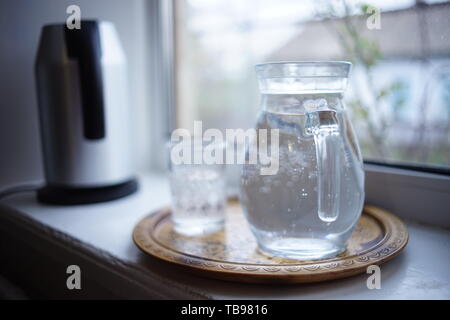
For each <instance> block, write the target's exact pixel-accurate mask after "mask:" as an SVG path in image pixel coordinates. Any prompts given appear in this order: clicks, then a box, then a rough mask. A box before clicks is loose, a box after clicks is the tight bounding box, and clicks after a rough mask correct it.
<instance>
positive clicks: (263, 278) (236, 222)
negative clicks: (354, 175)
mask: <svg viewBox="0 0 450 320" xmlns="http://www.w3.org/2000/svg"><path fill="white" fill-rule="evenodd" d="M133 240H134V242H135V243H136V245H137V246H138V247H139V248H140V249H141V250H142V251H144V252H146V253H148V254H149V255H151V256H153V257H156V258H159V259H162V260H165V261H168V262H171V263H175V264H178V265H181V266H184V267H186V270H188V271H191V272H195V273H197V274H198V275H201V276H207V277H211V278H216V279H222V280H228V281H239V282H254V283H307V282H319V281H325V280H332V279H338V278H345V277H349V276H353V275H356V274H360V273H365V272H366V269H367V267H368V266H369V265H373V264H381V263H383V262H386V261H388V260H390V259H392V258H393V257H395V256H396V255H397V254H399V253H400V252H401V251H402V249H403V248H404V247H405V246H406V244H407V242H408V231H407V230H406V227H405V225H404V224H403V223H402V221H401V220H400V219H398V218H397V217H395V216H394V215H392V214H391V213H389V212H387V211H385V210H382V209H379V208H376V207H373V206H365V207H364V210H363V214H362V216H361V218H360V220H359V221H358V224H357V226H356V228H355V231H354V232H353V234H352V237H351V239H350V240H349V244H348V248H347V250H346V251H345V252H344V253H342V254H340V255H339V256H337V257H335V258H332V259H326V260H315V261H299V260H290V259H284V258H279V257H270V256H267V255H265V254H263V253H261V252H260V251H259V250H258V247H257V244H256V240H255V239H254V237H253V235H252V233H251V231H250V229H249V227H248V224H247V221H246V220H245V217H244V215H243V214H242V210H241V207H240V205H239V202H237V201H231V202H230V203H229V206H228V208H227V216H226V223H225V228H224V230H223V231H220V232H216V233H214V234H211V235H205V236H199V237H187V236H183V235H179V234H178V233H176V232H175V231H174V230H173V229H172V223H171V221H170V209H169V208H166V209H162V210H160V211H157V212H155V213H153V214H151V215H149V216H147V217H146V218H144V219H143V220H141V221H140V222H139V223H138V224H137V225H136V227H135V229H134V231H133Z"/></svg>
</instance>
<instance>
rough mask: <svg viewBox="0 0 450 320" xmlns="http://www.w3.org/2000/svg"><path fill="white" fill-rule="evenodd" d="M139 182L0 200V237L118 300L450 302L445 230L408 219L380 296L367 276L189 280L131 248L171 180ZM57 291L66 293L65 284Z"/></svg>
mask: <svg viewBox="0 0 450 320" xmlns="http://www.w3.org/2000/svg"><path fill="white" fill-rule="evenodd" d="M140 183H141V189H140V191H139V192H138V193H137V194H135V195H133V196H130V197H128V198H125V199H121V200H117V201H112V202H108V203H103V204H94V205H88V206H74V207H59V206H45V205H42V204H39V203H37V202H36V200H35V197H34V193H32V192H26V193H22V194H16V195H13V196H10V197H8V198H5V199H4V200H2V201H1V202H0V231H1V232H10V234H11V235H14V236H17V237H18V239H19V238H20V237H21V236H22V235H23V232H27V233H28V232H29V233H30V234H31V233H32V234H33V235H34V236H35V239H37V240H35V243H34V244H33V245H36V247H39V248H40V250H42V252H45V253H46V254H45V255H48V256H49V257H51V258H52V259H58V258H59V257H60V254H58V252H59V251H58V250H63V251H65V252H67V253H68V255H67V257H68V258H67V257H66V258H64V260H63V263H67V264H70V263H75V262H76V263H78V264H81V265H80V267H81V269H82V270H85V271H84V273H83V275H84V276H86V277H87V278H90V279H91V280H89V281H97V282H99V283H100V284H101V285H102V286H104V287H108V288H109V289H110V290H111V291H112V292H114V294H115V295H117V296H119V297H123V298H212V299H264V298H269V299H450V272H449V271H448V266H447V263H448V262H450V250H448V248H449V247H450V231H449V230H446V229H440V228H436V227H430V226H424V225H421V224H417V223H414V222H411V221H406V222H407V226H408V230H409V233H410V242H409V244H408V246H407V247H406V249H405V251H404V252H403V253H402V254H400V255H399V256H398V257H396V258H394V259H393V260H392V261H389V262H387V263H386V264H384V265H382V266H381V271H382V283H381V285H382V289H381V290H368V289H367V287H366V279H367V275H364V274H363V275H360V276H356V277H353V278H348V279H342V280H338V281H332V282H324V283H318V284H307V285H289V286H274V285H272V286H266V285H249V284H239V283H231V282H224V281H218V280H210V279H205V278H200V277H197V276H193V275H191V274H189V273H186V272H184V271H182V270H181V269H180V268H178V267H176V266H171V265H168V264H166V263H162V262H160V261H157V260H156V259H153V258H151V257H147V256H146V255H145V254H143V253H142V252H141V251H140V250H139V249H138V248H137V247H136V246H135V245H134V244H133V241H132V239H131V232H132V230H133V227H134V225H135V224H136V223H137V222H138V221H139V220H140V219H141V218H143V217H144V216H146V215H148V214H149V213H150V212H152V211H154V210H155V209H158V208H160V207H162V206H166V205H167V204H168V203H169V187H168V182H167V180H166V179H165V178H164V177H163V176H158V175H143V176H141V178H140ZM1 226H3V227H4V229H3V230H2V229H1ZM15 228H17V230H18V231H17V232H15ZM12 241H14V240H12ZM47 246H48V248H49V249H48V250H46V248H47ZM55 248H57V250H56V249H55ZM52 255H54V256H52ZM72 257H73V261H74V262H71V259H72ZM2 258H5V259H6V258H8V259H14V257H5V256H3V257H2ZM45 258H46V257H42V259H45ZM60 259H63V258H60ZM84 263H85V264H86V268H85V269H83V268H84ZM88 265H89V266H88ZM92 265H95V266H96V267H95V268H97V269H96V270H98V268H100V270H102V271H103V272H102V273H101V275H97V274H94V275H93V274H91V275H89V272H90V270H94V269H92V268H93V267H92ZM33 267H36V266H33ZM54 272H55V273H65V270H54ZM97 273H98V272H97ZM90 276H91V277H90ZM93 277H94V278H95V279H94V280H92V278H93ZM58 285H59V284H58V283H56V286H58ZM60 285H61V287H62V288H63V287H64V286H65V281H61V284H60Z"/></svg>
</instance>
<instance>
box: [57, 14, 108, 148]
mask: <svg viewBox="0 0 450 320" xmlns="http://www.w3.org/2000/svg"><path fill="white" fill-rule="evenodd" d="M65 41H66V48H67V54H68V56H69V58H70V59H74V60H77V62H78V72H79V79H80V90H81V103H82V118H83V133H84V137H85V138H86V139H89V140H97V139H102V138H104V137H105V110H104V100H103V79H102V67H101V55H102V52H101V45H100V32H99V26H98V23H97V21H85V20H84V21H81V28H80V29H69V28H67V27H65Z"/></svg>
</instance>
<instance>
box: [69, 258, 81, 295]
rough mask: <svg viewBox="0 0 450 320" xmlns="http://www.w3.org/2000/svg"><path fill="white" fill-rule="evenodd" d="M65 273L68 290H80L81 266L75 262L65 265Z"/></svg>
mask: <svg viewBox="0 0 450 320" xmlns="http://www.w3.org/2000/svg"><path fill="white" fill-rule="evenodd" d="M66 273H67V274H69V276H68V277H67V280H66V286H67V289H69V290H74V289H75V290H81V268H80V267H79V266H77V265H76V264H72V265H70V266H68V267H67V269H66Z"/></svg>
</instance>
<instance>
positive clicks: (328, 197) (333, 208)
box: [306, 110, 341, 222]
mask: <svg viewBox="0 0 450 320" xmlns="http://www.w3.org/2000/svg"><path fill="white" fill-rule="evenodd" d="M306 130H307V133H309V134H311V135H313V137H314V142H315V147H316V159H317V195H318V215H319V218H320V219H321V220H322V221H324V222H333V221H335V220H336V219H337V218H338V215H339V202H340V188H341V174H340V172H341V168H340V165H341V164H340V158H341V157H340V147H341V136H340V131H339V122H338V119H337V116H336V111H334V110H324V111H313V112H308V113H307V124H306Z"/></svg>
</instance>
